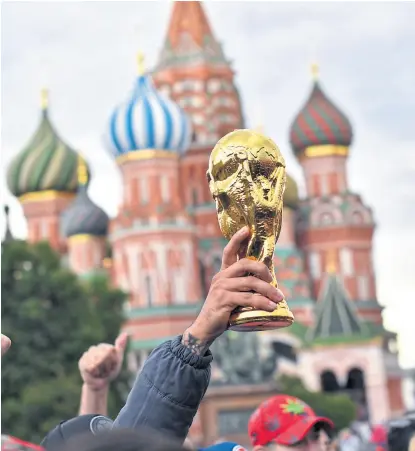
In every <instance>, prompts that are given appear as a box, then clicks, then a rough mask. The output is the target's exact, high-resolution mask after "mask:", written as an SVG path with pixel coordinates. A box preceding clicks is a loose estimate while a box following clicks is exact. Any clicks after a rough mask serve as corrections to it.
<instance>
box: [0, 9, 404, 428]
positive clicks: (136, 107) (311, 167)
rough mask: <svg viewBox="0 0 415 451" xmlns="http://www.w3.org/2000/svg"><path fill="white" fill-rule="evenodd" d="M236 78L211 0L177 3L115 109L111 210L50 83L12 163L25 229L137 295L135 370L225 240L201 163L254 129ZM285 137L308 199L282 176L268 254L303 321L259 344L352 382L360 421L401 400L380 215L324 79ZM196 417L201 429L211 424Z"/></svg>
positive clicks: (311, 375) (213, 265) (130, 316)
mask: <svg viewBox="0 0 415 451" xmlns="http://www.w3.org/2000/svg"><path fill="white" fill-rule="evenodd" d="M234 77H235V74H234V72H233V69H232V67H231V64H230V62H229V60H228V59H227V57H226V56H225V55H224V53H223V51H222V47H221V45H220V43H219V42H218V40H217V39H216V37H215V35H214V33H213V31H212V28H211V25H210V23H209V21H208V18H207V16H206V13H205V11H204V9H203V6H202V4H201V3H200V2H195V1H190V2H175V3H174V4H173V6H172V14H171V18H170V23H169V25H168V31H167V34H166V37H165V41H164V45H163V49H162V51H161V54H160V57H159V60H158V63H157V65H156V67H155V68H154V70H153V71H152V72H151V73H146V72H145V71H141V72H140V74H139V75H138V77H137V79H136V80H135V85H134V86H132V90H131V92H130V94H129V95H127V96H126V98H125V99H124V100H123V101H122V102H121V103H120V105H119V106H117V107H116V108H115V109H114V111H113V113H112V114H111V115H110V117H109V122H108V126H107V130H106V136H107V139H106V141H107V147H108V150H110V151H111V153H112V155H113V156H114V161H115V163H116V164H117V165H118V167H119V169H120V171H121V174H122V180H123V199H122V203H121V205H120V206H119V210H118V213H117V215H116V217H114V218H111V219H110V218H108V216H107V215H106V214H105V212H103V211H102V210H101V208H99V207H98V206H97V205H95V204H94V202H92V200H91V199H90V198H89V196H88V183H89V178H90V176H89V170H88V166H87V164H86V163H85V160H84V159H83V158H82V156H80V155H79V153H77V152H76V151H75V150H74V149H72V148H71V147H70V145H68V144H67V143H65V142H63V141H62V139H61V138H60V137H59V135H58V133H57V131H56V129H55V126H54V125H53V123H52V121H51V118H50V112H49V108H48V104H47V95H46V93H43V97H42V98H43V101H42V113H41V121H40V124H39V127H38V129H37V131H36V132H35V134H34V136H33V137H32V139H31V140H30V142H29V143H28V145H27V146H26V147H25V148H24V149H23V150H22V151H21V152H20V153H18V154H17V156H16V157H15V158H14V160H13V161H12V163H11V165H10V167H9V168H8V174H7V182H8V186H9V189H10V191H11V192H12V194H13V195H15V196H16V197H18V199H19V201H20V202H21V204H22V206H23V210H24V214H25V216H26V219H27V222H28V240H29V241H32V242H34V241H39V240H48V241H49V242H50V243H51V245H52V246H53V247H54V248H55V249H56V250H57V251H59V252H61V253H62V255H64V256H67V260H68V264H69V265H70V267H71V268H72V269H73V271H75V272H76V273H77V274H79V276H80V277H88V276H89V275H90V274H93V273H94V272H96V271H106V272H108V274H109V277H111V279H112V281H113V283H114V284H116V285H117V286H119V287H120V288H122V289H123V290H125V291H126V292H127V293H128V302H127V304H126V307H125V312H126V318H127V319H126V322H125V326H124V328H125V331H126V332H128V333H129V334H130V337H131V341H132V351H133V352H132V353H131V356H130V365H131V367H132V368H133V369H138V368H139V367H140V365H141V364H142V361H143V360H144V359H145V357H146V356H147V355H148V353H149V352H150V351H151V350H152V349H154V347H155V346H157V345H158V344H160V343H161V342H163V341H164V340H166V339H169V338H171V337H173V336H175V335H178V334H180V333H182V332H183V330H184V329H185V328H186V327H187V326H188V325H189V324H190V323H191V322H192V321H193V319H194V318H195V317H196V315H197V313H198V311H199V309H200V306H201V303H202V302H203V300H204V298H205V296H206V293H207V291H208V289H209V284H210V281H211V279H212V277H213V275H214V274H215V273H216V272H217V271H218V270H219V268H220V262H221V255H222V250H223V248H224V246H225V244H226V242H225V240H224V238H223V237H222V234H221V232H220V230H219V227H218V223H217V216H216V210H215V205H214V203H213V201H212V198H211V195H210V192H209V188H208V184H207V181H206V170H207V165H208V159H209V155H210V152H211V150H212V148H213V146H214V144H215V143H216V142H217V141H218V139H219V138H221V137H222V136H223V135H224V134H226V133H228V132H230V131H232V130H234V129H238V128H244V125H245V124H244V117H243V111H242V107H241V97H240V93H239V91H238V89H237V87H236V86H235V83H234ZM127 88H128V87H127ZM126 93H127V90H126ZM97 133H98V131H97ZM289 133H290V142H291V146H292V150H293V152H294V153H295V156H296V157H297V159H298V161H299V163H300V165H301V166H302V169H303V175H304V179H305V182H306V197H305V198H299V195H298V190H297V185H296V182H295V181H294V180H293V178H291V177H290V176H288V180H287V186H286V191H285V195H284V217H283V226H282V231H281V236H280V240H279V242H278V245H277V248H276V251H275V256H274V260H275V261H274V265H275V268H276V271H277V279H278V282H279V284H280V288H281V290H282V291H283V292H284V294H285V296H286V299H287V301H288V303H289V305H290V309H291V310H292V312H293V313H294V315H295V319H296V322H295V324H294V325H293V326H292V327H290V328H287V329H283V330H279V331H269V332H261V333H258V337H259V340H260V343H261V346H264V347H266V346H271V347H272V346H273V347H275V348H276V349H283V348H284V349H290V352H288V353H282V354H281V355H280V357H279V359H278V362H279V363H278V371H279V372H283V373H286V374H290V375H296V376H301V377H302V379H303V380H304V383H305V384H306V385H307V387H308V388H309V389H312V390H324V391H329V392H336V391H341V392H346V393H350V395H351V396H352V397H353V398H354V399H355V400H356V402H357V403H358V404H359V406H361V407H362V412H361V416H362V417H364V416H366V417H367V418H369V419H370V420H371V421H373V422H379V421H383V420H385V419H387V418H389V417H391V416H393V415H394V414H398V413H400V412H401V411H402V409H403V407H404V406H403V400H402V393H401V391H402V390H401V371H400V369H399V365H398V360H397V351H396V336H395V334H393V333H390V332H388V331H386V330H385V329H384V327H383V324H382V315H381V314H382V307H381V306H380V305H379V303H378V301H377V294H376V283H375V273H374V268H373V262H372V240H373V233H374V228H375V223H374V219H373V213H372V211H371V208H370V207H369V206H368V205H366V204H365V202H364V201H363V200H362V198H361V196H360V195H359V194H358V193H356V192H354V191H353V187H351V186H350V185H349V183H348V177H347V167H346V166H347V161H348V158H349V148H350V146H351V145H352V141H353V131H352V127H351V124H350V122H349V120H348V118H347V117H346V116H345V115H344V114H343V113H342V112H341V110H340V109H339V108H338V107H337V106H336V105H334V104H333V102H332V101H331V100H330V98H329V97H328V95H327V94H326V92H325V90H323V87H322V85H321V83H320V81H319V80H318V77H317V76H316V77H315V80H314V82H313V84H312V86H311V92H310V95H309V97H308V99H306V102H305V104H304V105H303V106H302V107H301V108H300V109H299V113H298V115H297V116H296V117H295V118H294V120H293V123H292V126H291V129H290V131H289ZM277 354H278V352H277ZM222 376H223V375H222ZM222 376H221V368H216V370H215V371H214V377H218V378H220V377H222ZM237 405H239V406H241V404H240V403H239V404H238V403H237ZM248 407H249V406H248ZM248 407H246V409H248ZM240 408H241V409H242V410H243V409H244V408H245V407H243V406H242V407H240ZM222 409H225V410H223V412H222V411H221V412H219V411H218V412H217V415H218V416H220V415H221V414H223V415H225V414H226V406H225V407H222ZM202 416H203V415H202V414H201V415H200V416H199V417H198V419H197V420H196V422H195V426H194V430H195V428H196V429H197V428H199V429H198V430H199V431H202V430H203V417H202ZM224 433H226V431H225V432H224ZM220 434H221V432H219V431H216V435H217V436H218V435H220ZM229 434H230V435H232V434H233V435H235V434H236V431H233V432H232V431H231V432H229ZM210 435H211V436H214V435H215V431H213V432H212V431H211V433H210Z"/></svg>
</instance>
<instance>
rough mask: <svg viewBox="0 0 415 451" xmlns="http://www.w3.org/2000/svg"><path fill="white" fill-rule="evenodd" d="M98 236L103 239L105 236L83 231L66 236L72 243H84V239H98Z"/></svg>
mask: <svg viewBox="0 0 415 451" xmlns="http://www.w3.org/2000/svg"><path fill="white" fill-rule="evenodd" d="M99 238H102V239H104V238H105V236H102V237H100V236H95V235H89V234H86V233H84V234H79V235H73V236H70V237H69V238H68V241H69V242H70V243H71V244H72V243H85V242H86V241H92V240H95V239H99Z"/></svg>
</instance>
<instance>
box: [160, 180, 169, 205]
mask: <svg viewBox="0 0 415 451" xmlns="http://www.w3.org/2000/svg"><path fill="white" fill-rule="evenodd" d="M169 181H170V180H169V178H168V177H167V176H166V175H162V176H161V177H160V194H161V200H162V201H163V203H167V202H169V201H170V194H171V192H170V183H169Z"/></svg>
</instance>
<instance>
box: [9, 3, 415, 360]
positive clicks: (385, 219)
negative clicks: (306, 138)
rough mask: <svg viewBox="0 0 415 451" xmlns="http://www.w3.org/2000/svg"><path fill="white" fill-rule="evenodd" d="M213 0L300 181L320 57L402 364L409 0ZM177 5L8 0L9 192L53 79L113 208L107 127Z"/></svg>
mask: <svg viewBox="0 0 415 451" xmlns="http://www.w3.org/2000/svg"><path fill="white" fill-rule="evenodd" d="M205 8H206V10H207V12H208V15H209V18H210V20H211V24H212V26H213V29H214V32H215V34H216V36H217V37H218V39H219V40H220V41H221V42H222V43H223V45H224V49H225V53H226V55H227V56H228V57H229V58H230V59H231V60H232V61H233V65H234V69H235V70H236V73H237V78H236V82H237V84H238V86H239V87H240V89H241V93H242V100H243V106H244V111H245V114H246V117H247V120H248V125H251V126H255V125H257V124H258V122H262V124H263V125H264V128H265V131H266V133H268V134H269V135H271V136H272V138H273V139H275V141H276V142H277V143H278V144H279V145H280V147H281V149H282V151H283V153H284V155H285V156H286V159H287V164H288V170H289V172H291V174H293V175H294V177H295V178H296V180H297V181H298V183H299V184H300V186H303V181H302V178H301V170H300V167H299V166H298V164H297V163H296V161H295V160H294V158H293V157H292V153H291V150H290V148H289V145H288V129H289V125H290V123H291V121H292V119H293V117H294V115H295V113H296V112H297V111H298V109H299V108H300V107H301V106H302V104H303V102H304V101H305V100H306V98H307V96H308V94H309V91H310V88H311V78H310V74H309V65H310V63H311V62H312V61H313V60H316V61H317V62H318V63H319V65H320V72H321V75H320V79H321V83H322V86H323V89H324V90H325V91H326V92H327V93H328V95H329V96H330V97H331V98H332V99H333V100H334V101H335V102H336V103H337V104H338V105H339V106H340V107H341V108H342V109H343V111H344V112H345V113H346V114H347V115H348V116H349V117H350V119H351V121H352V123H353V126H354V131H355V141H354V144H353V147H352V149H351V156H350V163H349V175H350V185H351V189H352V190H354V191H356V192H359V193H361V194H362V196H363V199H364V201H365V202H366V203H367V204H369V205H370V206H372V207H373V209H374V213H375V217H376V220H377V230H376V237H375V243H374V245H375V247H374V256H375V258H374V260H375V264H376V271H377V286H378V295H379V300H380V303H381V304H382V305H384V306H385V307H386V309H385V313H384V317H385V320H386V325H387V326H388V327H389V328H391V329H392V330H395V331H398V332H399V333H400V345H401V346H400V347H401V357H402V362H403V364H405V365H412V366H415V351H413V349H414V343H415V325H414V319H413V318H414V315H413V311H414V308H415V307H414V304H415V297H414V292H415V271H414V268H415V258H414V254H415V237H414V235H415V137H414V136H415V135H414V132H413V131H412V132H411V126H412V129H414V128H415V127H414V125H415V121H414V117H415V57H414V46H415V27H414V23H415V3H413V2H412V3H410V2H407V3H399V2H394V3H353V2H352V3H337V2H333V3H312V2H310V3H291V2H290V3H280V2H278V3H266V2H263V3H262V2H261V3H260V2H258V1H255V2H247V3H239V2H227V3H223V2H216V1H215V2H207V3H205ZM170 9H171V5H170V4H169V3H168V2H137V3H129V2H128V3H127V2H111V3H110V2H108V3H101V2H82V3H58V2H56V3H35V2H33V3H3V4H2V31H1V32H2V68H1V70H2V136H1V140H2V188H3V190H2V192H3V193H4V192H5V182H4V172H5V168H6V167H7V164H8V162H9V161H10V159H11V158H12V157H13V156H14V155H15V154H16V153H17V152H18V151H20V150H21V148H22V146H24V145H25V144H26V142H27V140H28V139H29V137H30V136H31V134H32V133H33V131H34V130H35V128H36V126H37V124H38V121H39V119H40V112H39V91H40V89H41V87H42V86H43V85H45V84H46V85H47V87H48V88H49V89H50V91H51V94H50V95H51V107H50V111H51V117H52V120H53V122H54V123H55V125H56V128H57V129H58V131H59V133H60V134H61V136H62V137H63V138H64V139H65V140H66V141H67V142H68V143H70V144H71V145H72V146H73V147H75V148H76V149H78V150H80V151H82V152H83V153H84V155H85V156H86V157H87V159H88V160H89V161H90V164H91V165H92V170H93V176H94V178H93V181H92V186H91V197H92V198H93V199H94V200H95V201H96V202H97V203H98V204H100V205H101V206H102V207H103V208H104V209H105V210H107V211H108V213H110V214H113V213H114V212H115V210H116V206H117V203H118V202H119V200H120V196H121V187H120V176H119V173H118V170H117V168H116V167H115V165H114V163H113V161H112V159H111V157H110V156H109V155H108V154H107V153H106V151H105V149H104V148H103V135H104V133H105V130H106V126H107V121H108V117H109V115H110V113H111V110H112V108H113V107H114V106H115V105H116V104H117V103H119V102H120V101H121V100H123V99H124V98H125V96H126V95H127V94H128V93H129V91H130V89H131V87H132V84H133V82H134V77H135V54H136V51H137V50H138V49H142V50H143V51H144V52H145V54H146V57H147V64H148V66H149V67H151V66H152V65H153V64H154V62H155V60H156V58H157V55H158V51H159V50H160V48H161V45H162V42H163V40H164V35H165V31H166V27H167V23H168V19H169V13H170ZM109 180H111V182H109ZM4 198H5V201H7V202H10V205H11V207H12V228H13V232H14V233H15V235H16V236H19V237H23V236H25V233H26V225H25V221H24V218H23V215H22V210H21V208H20V206H19V204H18V202H17V201H16V200H14V199H12V198H10V195H9V194H8V192H7V191H6V194H5V196H4ZM1 227H2V231H4V220H3V219H2V221H1ZM409 310H412V314H408V312H409Z"/></svg>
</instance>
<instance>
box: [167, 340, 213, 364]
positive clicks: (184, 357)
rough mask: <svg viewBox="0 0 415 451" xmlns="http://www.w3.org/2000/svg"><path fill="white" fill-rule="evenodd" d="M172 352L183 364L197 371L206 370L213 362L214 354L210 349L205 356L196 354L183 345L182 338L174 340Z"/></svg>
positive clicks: (171, 343)
mask: <svg viewBox="0 0 415 451" xmlns="http://www.w3.org/2000/svg"><path fill="white" fill-rule="evenodd" d="M170 346H171V352H172V353H173V354H174V355H175V356H177V357H178V358H179V359H180V360H181V361H182V362H183V363H186V364H187V365H191V366H193V367H194V368H197V369H206V368H207V367H208V366H209V365H210V362H212V360H213V356H212V353H211V352H210V350H209V349H208V350H207V351H206V352H205V354H204V355H203V356H200V355H196V354H194V353H193V352H192V351H191V350H190V349H189V348H186V346H184V345H182V336H181V335H179V336H178V337H176V338H174V339H173V340H171V342H170Z"/></svg>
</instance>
